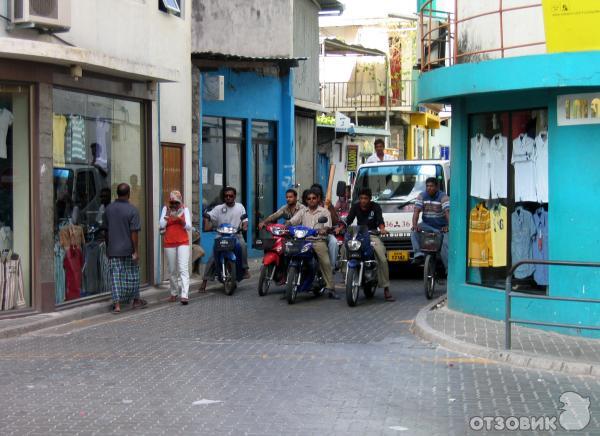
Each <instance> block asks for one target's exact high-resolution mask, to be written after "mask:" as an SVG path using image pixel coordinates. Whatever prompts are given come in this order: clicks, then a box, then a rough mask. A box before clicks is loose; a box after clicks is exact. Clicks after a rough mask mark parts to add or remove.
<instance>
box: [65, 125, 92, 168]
mask: <svg viewBox="0 0 600 436" xmlns="http://www.w3.org/2000/svg"><path fill="white" fill-rule="evenodd" d="M65 157H66V161H67V163H82V164H85V163H87V153H86V149H85V120H84V119H83V117H82V116H81V115H69V118H68V119H67V133H66V142H65Z"/></svg>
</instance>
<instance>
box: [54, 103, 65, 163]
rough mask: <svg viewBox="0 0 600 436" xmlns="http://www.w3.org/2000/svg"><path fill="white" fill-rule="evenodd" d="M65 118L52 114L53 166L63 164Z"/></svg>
mask: <svg viewBox="0 0 600 436" xmlns="http://www.w3.org/2000/svg"><path fill="white" fill-rule="evenodd" d="M66 129H67V119H66V118H65V117H64V116H63V115H54V119H53V122H52V157H53V161H54V166H55V167H64V166H65V130H66Z"/></svg>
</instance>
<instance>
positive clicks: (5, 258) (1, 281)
mask: <svg viewBox="0 0 600 436" xmlns="http://www.w3.org/2000/svg"><path fill="white" fill-rule="evenodd" d="M0 293H1V295H0V310H13V309H20V308H23V307H25V305H26V302H25V288H24V285H23V268H22V266H21V258H20V256H19V255H18V254H15V253H13V252H12V251H10V250H5V251H3V252H2V253H1V254H0Z"/></svg>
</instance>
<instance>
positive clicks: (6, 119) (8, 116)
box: [0, 109, 15, 159]
mask: <svg viewBox="0 0 600 436" xmlns="http://www.w3.org/2000/svg"><path fill="white" fill-rule="evenodd" d="M14 120H15V117H14V116H13V114H12V112H11V111H9V110H8V109H1V110H0V158H2V159H7V158H8V150H7V147H6V136H7V135H8V128H9V127H10V126H11V125H12V123H13V121H14Z"/></svg>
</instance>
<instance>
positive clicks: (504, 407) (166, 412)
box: [0, 278, 600, 436]
mask: <svg viewBox="0 0 600 436" xmlns="http://www.w3.org/2000/svg"><path fill="white" fill-rule="evenodd" d="M255 289H256V282H255V279H253V280H251V281H249V282H246V283H244V284H243V285H242V286H241V288H240V289H238V292H237V293H236V294H235V295H234V296H233V297H227V296H225V295H223V294H222V293H220V292H214V291H213V292H210V293H209V294H207V295H205V296H200V297H197V298H194V299H192V301H191V303H190V305H188V306H187V307H183V306H181V305H180V304H166V303H165V304H163V305H159V306H154V307H151V308H148V309H146V310H143V311H134V312H126V313H123V314H122V315H121V316H118V317H115V316H113V315H111V314H109V313H107V314H106V315H100V316H97V317H95V318H91V319H87V320H85V321H81V322H76V323H72V324H69V325H65V326H61V327H56V328H51V329H46V330H43V331H39V332H36V333H33V334H30V335H27V336H24V337H20V338H15V339H7V340H4V341H1V342H0V380H1V381H2V386H3V388H2V393H3V395H2V396H0V407H1V409H2V414H0V428H2V434H3V435H4V436H8V435H48V434H60V435H66V434H69V435H71V434H73V435H75V434H77V435H92V434H98V435H112V434H115V435H116V434H118V435H160V434H165V435H175V434H190V435H194V434H203V435H221V434H235V435H238V434H251V435H284V434H285V435H292V434H298V435H305V434H315V435H316V434H319V435H324V434H328V435H329V434H339V435H349V434H352V435H371V434H407V435H464V434H484V433H483V432H480V433H477V432H470V431H469V430H468V425H469V424H468V423H469V417H471V416H498V415H501V416H509V415H515V416H545V415H547V416H557V415H558V413H559V410H558V409H559V407H560V406H561V403H560V401H559V398H560V395H561V393H563V392H565V391H577V392H579V393H580V394H581V395H582V396H586V397H589V398H590V401H591V412H592V421H591V422H590V424H589V426H588V428H587V429H586V430H587V431H588V432H589V433H588V434H598V431H599V430H598V429H599V428H600V421H599V418H598V417H599V416H600V381H599V380H598V379H593V378H590V377H587V378H586V377H570V376H566V375H561V374H553V373H548V372H543V371H534V370H525V369H520V368H514V367H511V366H508V365H499V364H495V363H492V362H487V361H485V360H483V359H479V358H470V357H468V356H463V355H457V354H453V353H451V352H448V351H446V350H444V349H441V348H437V347H436V346H435V345H432V344H428V343H424V342H421V341H419V340H418V339H417V338H416V337H414V336H413V335H412V334H411V332H410V326H411V320H412V319H413V318H414V316H415V315H416V313H417V311H418V310H419V309H420V308H421V307H423V306H424V305H425V304H426V300H425V298H424V296H423V294H422V290H421V282H420V281H419V280H418V279H416V278H415V279H411V280H399V279H396V280H394V283H393V288H392V289H393V290H395V295H396V298H397V301H396V302H395V303H385V302H384V301H383V298H382V295H381V292H379V293H378V294H377V296H376V298H375V299H374V301H370V302H366V301H364V300H361V303H360V305H359V307H356V308H353V309H352V308H349V307H348V306H347V305H346V303H345V301H344V300H340V301H333V300H328V299H325V298H321V299H313V298H310V297H304V296H302V297H299V301H298V302H297V303H296V304H295V305H293V306H289V305H288V304H287V303H286V302H285V301H282V300H280V298H279V297H280V295H281V294H280V293H279V292H273V293H271V294H270V295H268V296H266V297H264V298H260V297H258V296H257V294H256V291H255ZM559 428H560V427H559ZM594 429H595V430H594ZM497 434H501V432H499V433H497ZM512 434H518V433H516V432H513V433H512ZM557 434H558V433H557ZM578 434H585V433H584V432H581V433H578Z"/></svg>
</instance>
